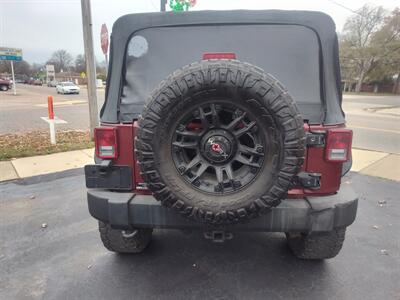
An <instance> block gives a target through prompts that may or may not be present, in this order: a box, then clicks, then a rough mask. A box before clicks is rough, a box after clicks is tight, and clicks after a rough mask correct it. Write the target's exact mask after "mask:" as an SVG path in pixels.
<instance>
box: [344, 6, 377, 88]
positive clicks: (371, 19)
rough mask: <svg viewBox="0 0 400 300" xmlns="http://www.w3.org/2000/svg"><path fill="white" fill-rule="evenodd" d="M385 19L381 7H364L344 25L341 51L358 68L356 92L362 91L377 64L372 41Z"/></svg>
mask: <svg viewBox="0 0 400 300" xmlns="http://www.w3.org/2000/svg"><path fill="white" fill-rule="evenodd" d="M384 18H385V10H384V9H383V8H382V7H381V6H378V7H372V6H369V5H364V6H363V7H362V8H360V9H359V10H357V12H356V13H355V14H354V15H352V16H351V17H350V18H349V19H348V20H347V21H346V23H345V25H344V28H343V35H342V41H341V46H342V47H341V51H342V52H343V53H345V55H346V58H347V61H348V63H349V64H353V65H354V66H355V67H356V71H357V84H356V92H359V91H360V90H361V86H362V84H363V82H364V79H365V76H366V74H367V73H368V71H370V70H371V68H372V67H373V66H374V63H375V62H376V57H377V55H378V54H377V52H376V51H375V49H373V47H372V45H371V41H372V37H373V36H374V34H375V33H376V32H377V31H378V30H379V29H380V28H381V26H382V23H383V21H384Z"/></svg>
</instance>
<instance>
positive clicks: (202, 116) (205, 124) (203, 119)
mask: <svg viewBox="0 0 400 300" xmlns="http://www.w3.org/2000/svg"><path fill="white" fill-rule="evenodd" d="M199 112H200V115H199V117H200V121H201V125H202V126H203V130H207V129H208V128H209V127H210V123H209V122H208V120H207V115H206V114H205V112H204V110H203V108H202V107H199Z"/></svg>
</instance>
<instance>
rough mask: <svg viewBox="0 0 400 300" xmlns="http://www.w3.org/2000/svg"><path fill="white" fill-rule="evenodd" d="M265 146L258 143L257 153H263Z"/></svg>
mask: <svg viewBox="0 0 400 300" xmlns="http://www.w3.org/2000/svg"><path fill="white" fill-rule="evenodd" d="M263 150H264V149H263V147H262V146H260V145H258V146H257V147H256V151H257V153H262V152H263Z"/></svg>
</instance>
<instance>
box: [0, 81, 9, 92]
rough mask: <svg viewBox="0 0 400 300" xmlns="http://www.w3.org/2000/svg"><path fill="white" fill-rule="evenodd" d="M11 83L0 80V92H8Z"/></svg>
mask: <svg viewBox="0 0 400 300" xmlns="http://www.w3.org/2000/svg"><path fill="white" fill-rule="evenodd" d="M11 87H12V83H11V81H10V80H7V79H2V78H0V91H3V92H5V91H8V90H9V89H11Z"/></svg>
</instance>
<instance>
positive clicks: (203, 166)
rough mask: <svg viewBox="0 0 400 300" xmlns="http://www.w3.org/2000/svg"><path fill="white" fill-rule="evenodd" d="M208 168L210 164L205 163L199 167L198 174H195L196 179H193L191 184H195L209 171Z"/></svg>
mask: <svg viewBox="0 0 400 300" xmlns="http://www.w3.org/2000/svg"><path fill="white" fill-rule="evenodd" d="M207 168H208V164H207V163H205V162H204V161H203V162H201V165H200V167H199V169H198V170H197V172H196V174H194V177H193V178H191V180H190V181H191V182H194V181H195V180H197V179H199V178H200V176H201V175H203V173H204V172H205V171H206V170H207Z"/></svg>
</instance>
